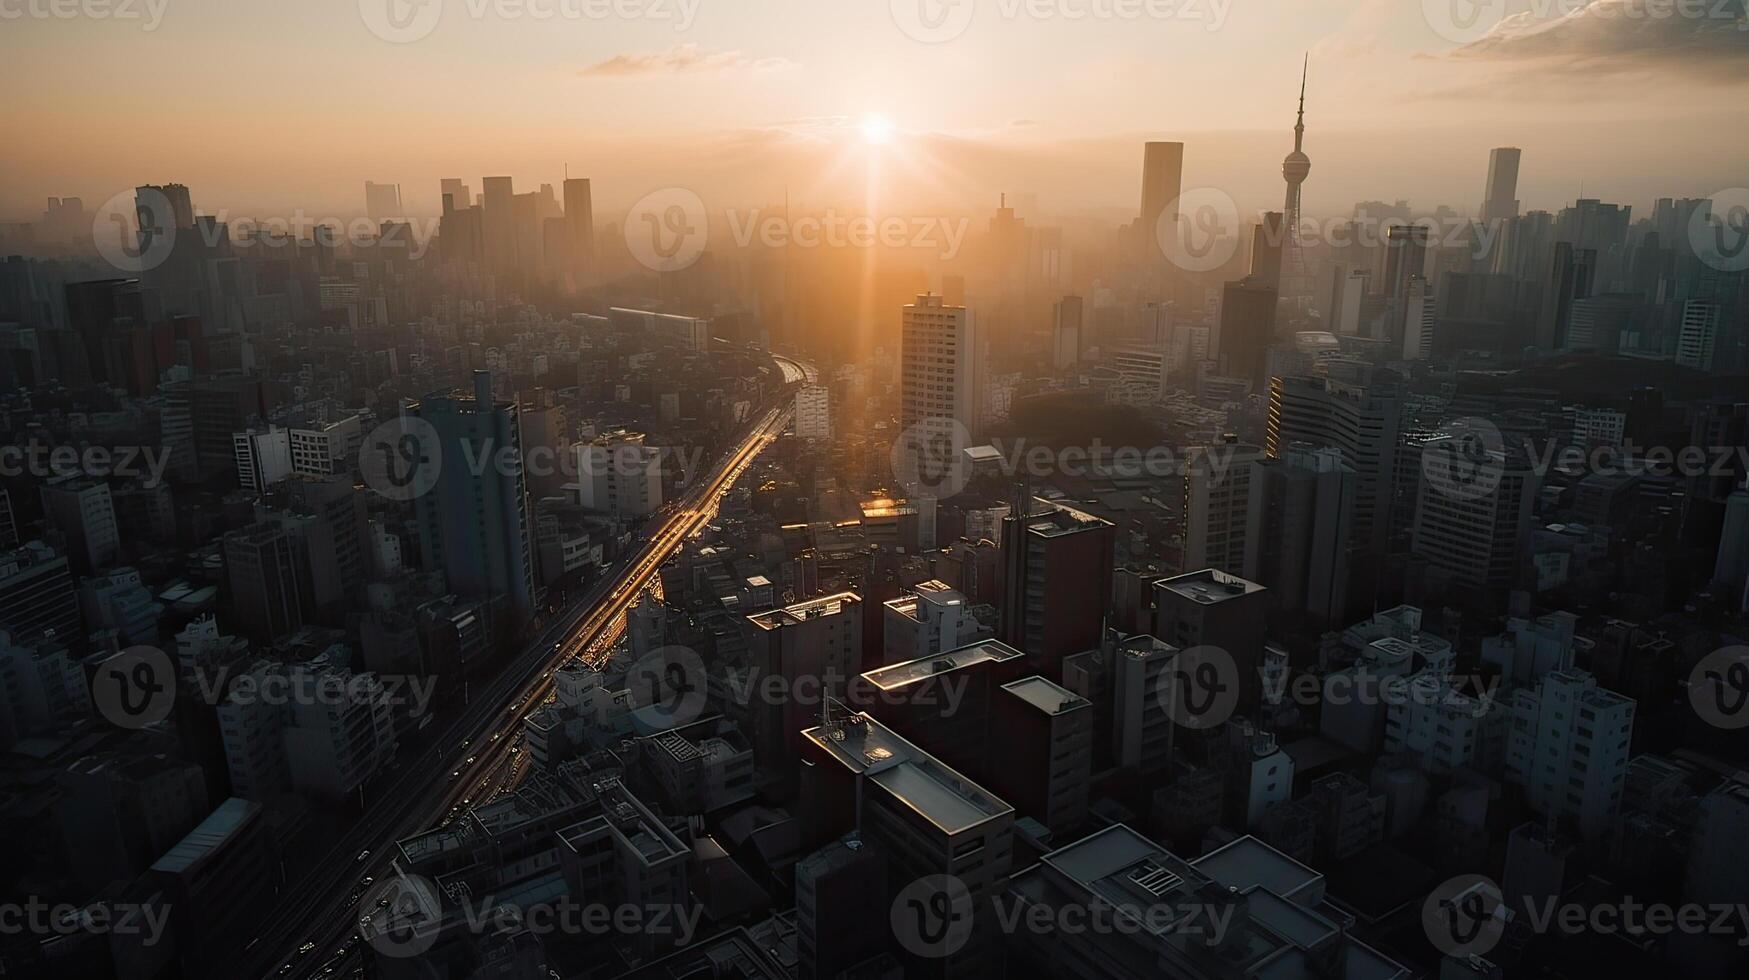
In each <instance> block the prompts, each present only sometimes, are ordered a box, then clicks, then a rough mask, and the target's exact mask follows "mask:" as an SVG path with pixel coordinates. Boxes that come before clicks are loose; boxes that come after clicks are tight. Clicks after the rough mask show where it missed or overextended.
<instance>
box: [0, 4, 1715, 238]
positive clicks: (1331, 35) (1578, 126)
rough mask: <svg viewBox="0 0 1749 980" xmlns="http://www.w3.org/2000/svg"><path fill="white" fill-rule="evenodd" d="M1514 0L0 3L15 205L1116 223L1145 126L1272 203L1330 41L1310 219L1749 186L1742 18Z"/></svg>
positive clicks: (7, 189) (1132, 187)
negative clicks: (823, 211)
mask: <svg viewBox="0 0 1749 980" xmlns="http://www.w3.org/2000/svg"><path fill="white" fill-rule="evenodd" d="M956 2H957V4H958V6H956V5H955V3H956ZM1495 2H1496V3H1499V2H1501V0H1495ZM1505 2H1506V3H1508V4H1509V16H1506V17H1504V18H1502V17H1501V16H1500V15H1499V13H1498V10H1497V9H1496V8H1493V7H1490V6H1489V4H1488V0H1482V2H1481V3H1480V4H1479V5H1473V4H1472V0H1425V2H1424V0H497V2H492V0H423V2H418V0H414V2H409V0H0V82H4V84H5V92H6V96H5V97H4V98H3V99H0V134H4V136H3V137H0V217H4V218H7V219H28V218H34V217H35V216H36V215H37V214H39V213H40V212H41V210H42V207H43V198H45V197H47V196H49V195H56V196H59V195H77V196H81V197H84V198H85V199H86V201H87V206H91V207H94V206H96V205H97V204H98V203H100V202H102V201H103V200H105V199H106V198H108V197H110V196H111V195H113V194H116V193H120V192H122V191H124V190H125V189H127V188H130V187H132V186H133V185H134V184H137V183H143V182H163V181H180V182H183V183H186V184H188V185H190V186H191V187H192V188H193V190H194V197H195V203H196V205H197V207H199V208H200V209H201V210H202V211H209V212H216V211H218V210H219V209H221V208H223V209H227V210H229V211H230V212H232V213H243V214H251V215H254V214H261V215H264V216H265V215H272V214H278V213H282V212H285V211H287V210H289V209H292V208H298V207H301V208H304V209H306V210H309V211H310V212H312V213H318V214H323V215H332V216H350V215H353V214H356V213H357V212H358V211H360V210H361V209H362V206H363V190H362V185H363V181H365V180H366V179H371V180H379V181H390V182H398V183H400V184H402V186H403V189H404V194H405V197H406V201H407V204H408V206H409V207H410V209H412V210H414V211H415V212H421V213H430V212H435V211H436V209H437V207H438V192H437V182H438V178H440V177H444V176H458V177H464V178H466V179H467V180H468V182H469V184H470V185H471V186H472V187H473V188H474V190H475V192H476V193H477V192H478V189H479V178H480V176H482V175H485V174H510V175H513V176H514V177H515V178H516V179H517V185H518V189H519V190H522V189H533V188H534V187H535V185H537V184H539V183H542V182H553V183H557V181H558V180H559V179H560V178H561V177H562V176H563V173H564V169H563V168H564V167H565V165H567V164H569V165H570V167H571V173H572V175H573V176H589V177H591V178H593V179H594V180H595V182H596V198H597V202H598V214H599V215H601V216H602V220H604V221H605V220H612V218H613V215H612V209H613V208H614V207H615V206H621V207H623V206H624V205H628V204H630V203H631V201H633V200H635V199H636V198H638V197H640V196H642V195H643V194H645V193H647V192H649V191H651V190H654V189H657V188H661V187H665V186H670V185H678V186H685V187H689V188H692V189H694V190H696V191H697V192H698V193H700V194H701V195H702V196H703V197H704V198H705V199H706V201H707V202H708V203H709V204H710V205H711V206H713V207H729V206H742V205H746V204H753V203H760V202H770V201H776V200H779V199H781V198H782V196H783V193H784V191H785V188H786V186H787V187H788V188H789V189H790V190H791V192H792V193H793V194H795V195H796V196H797V197H799V198H801V199H802V200H804V201H805V202H808V203H815V204H824V203H829V202H831V201H835V200H838V199H845V200H850V199H853V198H854V197H855V196H856V195H858V194H865V193H867V192H869V190H870V188H871V187H874V188H878V190H876V191H875V192H874V193H875V196H876V197H878V199H879V200H880V202H881V206H882V207H893V208H906V207H908V208H913V209H915V208H923V207H939V208H944V209H945V208H952V207H976V208H977V209H979V210H984V209H986V208H987V207H989V206H993V205H994V199H995V196H996V194H997V193H998V192H999V191H1003V190H1007V191H1010V192H1022V191H1030V192H1033V193H1036V194H1037V195H1038V196H1039V199H1040V202H1041V205H1042V206H1043V208H1044V210H1045V211H1047V212H1051V211H1058V210H1061V211H1069V210H1083V209H1111V211H1112V212H1113V213H1114V214H1116V215H1121V214H1123V213H1126V212H1127V213H1131V214H1133V212H1134V210H1135V207H1136V200H1137V196H1138V192H1137V180H1138V178H1139V171H1140V163H1141V160H1140V158H1141V151H1140V145H1139V144H1140V142H1141V141H1142V140H1144V139H1182V140H1184V141H1185V142H1186V143H1187V151H1186V170H1187V174H1186V187H1187V188H1189V187H1192V186H1198V185H1208V186H1217V187H1221V188H1223V189H1225V190H1227V191H1228V192H1229V193H1231V194H1232V195H1233V196H1234V197H1235V198H1237V199H1238V200H1239V202H1240V203H1241V204H1242V205H1245V206H1253V205H1256V206H1265V205H1270V204H1274V203H1277V202H1278V201H1279V198H1280V187H1281V178H1280V159H1281V157H1282V156H1283V154H1285V153H1286V152H1287V150H1288V149H1290V148H1291V127H1292V124H1293V110H1294V99H1295V96H1296V94H1297V88H1298V84H1299V71H1300V59H1301V57H1302V55H1303V54H1304V53H1305V52H1308V51H1309V52H1310V54H1311V58H1312V69H1311V75H1312V81H1311V94H1310V101H1309V104H1308V115H1307V125H1308V130H1309V132H1308V139H1307V152H1308V154H1309V155H1310V156H1311V158H1312V161H1313V166H1312V175H1311V179H1310V181H1309V182H1308V184H1307V185H1306V209H1307V212H1308V213H1309V214H1331V213H1345V212H1347V211H1348V210H1349V209H1350V208H1351V207H1352V206H1353V204H1354V203H1355V201H1357V200H1359V199H1362V198H1365V197H1383V198H1409V199H1411V201H1412V202H1413V203H1415V204H1416V205H1419V206H1425V207H1431V206H1433V205H1434V204H1438V203H1447V204H1451V205H1453V206H1455V207H1459V208H1468V209H1474V208H1475V207H1476V205H1477V203H1478V201H1479V198H1480V196H1481V185H1482V178H1483V172H1484V169H1485V166H1486V156H1487V150H1488V148H1489V147H1491V146H1496V145H1517V146H1521V147H1523V148H1524V150H1525V166H1524V174H1523V179H1522V182H1521V189H1520V196H1521V197H1522V198H1524V200H1525V204H1526V206H1527V207H1546V208H1554V207H1559V206H1560V205H1561V204H1563V203H1565V202H1567V201H1569V200H1570V199H1572V198H1573V197H1575V196H1576V195H1577V194H1578V192H1579V190H1580V187H1581V185H1583V188H1584V191H1585V193H1586V194H1587V196H1596V197H1602V198H1605V199H1607V200H1616V201H1623V202H1626V203H1630V204H1634V205H1636V208H1637V209H1638V208H1642V207H1645V206H1647V205H1649V203H1650V200H1651V198H1652V197H1653V196H1654V195H1656V194H1675V195H1688V196H1704V195H1707V194H1710V193H1712V192H1714V191H1717V190H1720V189H1723V188H1726V187H1731V186H1737V185H1744V184H1749V99H1746V98H1745V95H1746V94H1749V73H1745V72H1744V71H1743V68H1744V66H1745V65H1746V64H1749V57H1746V56H1749V30H1746V29H1745V28H1749V21H1743V20H1740V19H1738V18H1740V16H1741V14H1740V12H1741V10H1742V3H1743V0H1631V2H1623V0H1592V2H1590V3H1589V4H1587V3H1584V2H1581V0H1505ZM1532 3H1534V5H1535V7H1534V9H1527V8H1529V7H1530V5H1531V4H1532ZM1563 3H1565V6H1563ZM1452 4H1455V7H1453V6H1451V5H1452ZM1472 6H1475V7H1476V8H1477V9H1476V10H1475V11H1471V9H1470V8H1471V7H1472ZM1563 11H1566V12H1565V13H1563ZM57 12H58V13H59V14H65V13H72V14H73V15H74V16H72V17H66V16H60V15H57ZM1472 12H1473V13H1477V14H1478V15H1479V16H1480V18H1481V19H1480V20H1474V21H1472V20H1466V19H1465V17H1466V15H1467V14H1470V13H1472ZM1454 14H1455V15H1454ZM1697 15H1698V16H1697ZM1721 15H1723V16H1721ZM968 18H969V19H968ZM397 25H399V26H397ZM373 27H374V28H375V30H374V31H373ZM379 35H385V36H388V37H390V38H400V39H402V40H403V42H404V43H396V41H394V40H386V39H385V37H384V36H379ZM913 35H916V36H913ZM919 36H921V37H923V38H924V40H919V39H918V37H919ZM870 116H880V117H882V118H884V119H886V120H888V121H890V123H891V126H892V127H893V133H892V136H891V139H890V141H888V142H886V143H885V144H884V145H876V144H871V143H870V142H869V140H868V139H867V138H866V134H865V127H864V125H863V123H864V121H865V120H866V119H867V118H868V117H870Z"/></svg>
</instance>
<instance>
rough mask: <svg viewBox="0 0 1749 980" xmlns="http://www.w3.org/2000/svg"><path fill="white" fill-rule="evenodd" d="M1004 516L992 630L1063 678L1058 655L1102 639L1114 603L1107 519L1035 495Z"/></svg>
mask: <svg viewBox="0 0 1749 980" xmlns="http://www.w3.org/2000/svg"><path fill="white" fill-rule="evenodd" d="M1026 507H1027V511H1026V512H1025V513H1023V514H1010V515H1009V516H1008V517H1006V518H1004V519H1003V521H1002V550H1001V554H1002V562H1003V567H1004V569H1005V575H1004V579H1003V597H1002V609H1001V625H1000V627H999V628H998V630H997V634H996V635H997V636H998V637H1000V638H1001V640H1002V641H1003V642H1004V643H1007V644H1008V645H1009V646H1012V647H1015V648H1016V649H1019V650H1022V651H1025V653H1026V656H1027V663H1028V664H1029V665H1030V666H1031V669H1032V672H1033V673H1036V674H1040V675H1042V676H1044V677H1046V678H1047V679H1051V680H1058V681H1060V680H1061V679H1062V669H1061V665H1062V661H1063V658H1064V657H1066V656H1068V655H1070V654H1072V653H1080V652H1081V651H1082V650H1086V649H1089V648H1092V647H1095V646H1098V645H1099V640H1100V636H1101V631H1102V630H1103V628H1104V624H1105V614H1106V611H1107V610H1108V609H1109V608H1110V605H1111V573H1112V565H1113V557H1112V550H1113V548H1114V546H1115V539H1116V532H1115V530H1114V528H1113V527H1112V525H1111V523H1110V522H1109V521H1106V520H1103V519H1101V518H1098V517H1094V516H1093V515H1092V514H1088V513H1085V512H1083V511H1079V510H1075V509H1074V508H1072V507H1067V506H1064V505H1061V504H1054V503H1051V502H1049V501H1045V500H1041V499H1038V498H1036V497H1035V498H1032V499H1031V500H1030V501H1027V502H1026Z"/></svg>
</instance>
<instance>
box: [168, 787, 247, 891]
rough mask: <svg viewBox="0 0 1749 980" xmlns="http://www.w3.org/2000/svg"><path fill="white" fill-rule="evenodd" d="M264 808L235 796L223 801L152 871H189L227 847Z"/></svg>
mask: <svg viewBox="0 0 1749 980" xmlns="http://www.w3.org/2000/svg"><path fill="white" fill-rule="evenodd" d="M260 811H261V807H260V805H259V804H255V803H251V802H249V801H248V800H245V799H240V798H238V797H235V796H233V797H231V798H230V799H228V800H226V801H225V802H223V803H220V804H219V805H218V808H217V809H215V810H213V812H211V813H209V814H207V817H206V819H205V820H202V821H201V822H200V825H199V826H197V827H195V828H194V829H193V830H191V831H189V832H188V836H186V837H184V838H182V840H181V841H179V842H177V844H176V846H174V847H172V848H170V850H168V851H165V852H164V856H163V857H161V858H159V859H158V860H157V861H156V862H155V863H154V864H153V865H152V870H153V871H156V872H159V873H160V874H172V875H174V874H186V873H188V872H189V871H191V870H193V869H194V868H195V867H196V866H197V865H199V864H200V863H202V862H203V861H205V860H206V859H207V858H208V857H209V856H211V855H213V854H215V853H217V852H218V850H219V849H220V848H221V847H224V846H225V844H226V843H227V842H228V841H230V840H231V839H232V838H233V837H235V836H236V835H237V833H238V831H240V830H242V829H243V828H244V827H245V826H247V825H248V823H249V821H250V820H251V819H252V818H253V817H254V816H255V814H257V813H259V812H260Z"/></svg>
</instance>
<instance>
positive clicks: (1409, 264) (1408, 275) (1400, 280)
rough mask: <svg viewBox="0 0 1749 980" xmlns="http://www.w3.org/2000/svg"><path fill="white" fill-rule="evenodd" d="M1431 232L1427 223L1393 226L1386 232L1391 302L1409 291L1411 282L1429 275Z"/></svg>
mask: <svg viewBox="0 0 1749 980" xmlns="http://www.w3.org/2000/svg"><path fill="white" fill-rule="evenodd" d="M1428 238H1429V231H1428V226H1427V225H1426V224H1420V223H1418V224H1393V225H1391V226H1390V227H1388V228H1387V229H1385V281H1384V283H1383V284H1382V285H1383V287H1384V293H1385V296H1386V298H1388V299H1396V298H1397V297H1400V296H1403V295H1405V294H1406V293H1408V291H1409V280H1410V279H1413V278H1414V277H1416V276H1421V277H1423V278H1425V277H1426V276H1427V247H1428Z"/></svg>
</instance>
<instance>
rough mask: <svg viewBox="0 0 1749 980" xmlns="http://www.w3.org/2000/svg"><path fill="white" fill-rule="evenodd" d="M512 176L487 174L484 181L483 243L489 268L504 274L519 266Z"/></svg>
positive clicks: (482, 185) (481, 220) (481, 229)
mask: <svg viewBox="0 0 1749 980" xmlns="http://www.w3.org/2000/svg"><path fill="white" fill-rule="evenodd" d="M514 188H515V184H514V182H513V181H512V180H511V178H509V177H487V178H485V179H484V180H482V181H481V182H480V202H481V205H482V206H483V207H484V208H485V210H484V211H483V212H482V213H481V216H480V225H481V228H480V231H481V239H482V240H481V245H482V249H483V251H484V253H485V260H486V268H487V269H488V270H490V271H492V272H494V273H498V274H500V275H502V274H507V273H509V272H512V271H514V270H515V268H516V260H517V255H516V191H515V189H514Z"/></svg>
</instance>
